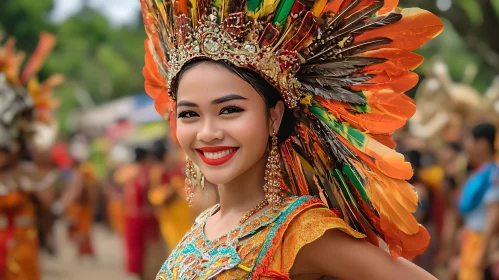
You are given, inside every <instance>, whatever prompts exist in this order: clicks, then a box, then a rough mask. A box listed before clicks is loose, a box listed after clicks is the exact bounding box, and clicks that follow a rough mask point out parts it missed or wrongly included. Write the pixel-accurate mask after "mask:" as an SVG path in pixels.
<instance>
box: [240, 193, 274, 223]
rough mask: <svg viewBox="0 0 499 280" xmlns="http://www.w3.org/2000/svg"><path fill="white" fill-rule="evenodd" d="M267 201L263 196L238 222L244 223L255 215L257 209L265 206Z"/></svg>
mask: <svg viewBox="0 0 499 280" xmlns="http://www.w3.org/2000/svg"><path fill="white" fill-rule="evenodd" d="M268 204H269V202H268V201H267V199H266V198H264V199H263V200H262V201H260V203H258V205H257V206H255V207H254V208H253V209H251V210H249V211H248V212H247V213H246V215H244V217H243V218H242V219H241V220H240V221H239V224H240V225H242V224H244V223H245V222H246V221H247V220H248V219H249V218H250V217H251V216H253V215H255V214H256V213H257V212H258V211H260V210H262V209H263V207H265V206H267V205H268Z"/></svg>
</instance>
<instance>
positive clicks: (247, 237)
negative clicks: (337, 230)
mask: <svg viewBox="0 0 499 280" xmlns="http://www.w3.org/2000/svg"><path fill="white" fill-rule="evenodd" d="M312 198H313V197H310V196H303V197H287V198H285V199H284V202H283V204H282V205H281V207H280V209H277V210H274V209H269V210H267V211H266V212H265V213H263V214H262V215H260V216H259V217H258V218H256V219H254V220H250V221H248V222H247V223H245V224H243V225H241V226H238V227H236V228H234V229H232V230H230V231H228V232H227V233H225V234H224V235H222V236H221V237H219V238H217V239H214V240H207V239H206V237H205V236H204V225H205V224H206V221H207V220H208V218H209V217H211V216H212V215H213V214H214V213H215V212H216V211H217V210H218V207H219V206H218V205H217V206H215V207H213V208H211V209H208V210H207V211H205V212H203V213H202V214H201V215H200V216H199V217H198V218H197V219H196V222H195V223H194V225H193V226H192V228H191V229H190V230H189V232H188V233H187V234H186V235H185V236H184V238H182V240H181V242H180V243H179V244H178V245H177V247H176V248H175V249H174V250H173V251H172V253H171V255H170V257H169V258H168V259H167V260H166V262H165V263H164V264H163V266H162V268H161V270H160V271H159V273H158V276H157V278H156V279H158V280H165V279H182V280H184V279H186V280H190V279H214V278H216V277H217V276H219V275H220V274H221V273H222V272H224V271H229V270H231V269H237V270H238V271H237V273H238V276H231V277H224V279H242V278H246V277H248V278H251V273H250V272H248V271H247V270H248V269H246V270H243V269H241V268H240V267H245V268H250V269H251V270H252V271H254V268H255V263H256V264H258V263H259V261H261V260H262V258H263V257H264V256H265V254H266V253H267V250H268V248H269V247H270V245H271V244H272V239H273V238H274V236H275V234H276V232H277V231H278V229H279V228H280V226H281V225H282V223H284V222H285V221H286V219H287V218H288V217H289V215H290V214H291V213H293V211H295V210H296V208H297V207H299V206H300V205H302V204H303V203H304V202H306V201H308V200H310V199H312ZM313 199H315V198H313ZM268 227H270V228H269V229H270V231H269V230H266V231H265V230H264V229H266V228H268ZM261 234H266V236H262V235H261ZM241 252H244V253H243V255H240V253H241ZM238 266H239V268H238ZM224 275H225V274H224Z"/></svg>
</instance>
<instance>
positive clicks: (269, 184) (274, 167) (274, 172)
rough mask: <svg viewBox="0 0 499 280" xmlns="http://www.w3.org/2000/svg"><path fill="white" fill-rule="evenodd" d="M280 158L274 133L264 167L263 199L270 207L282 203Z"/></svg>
mask: <svg viewBox="0 0 499 280" xmlns="http://www.w3.org/2000/svg"><path fill="white" fill-rule="evenodd" d="M280 158H281V157H280V155H279V149H278V147H277V136H276V133H275V131H274V133H273V135H272V146H271V148H270V153H269V158H268V160H267V165H266V167H265V186H263V189H264V191H265V197H266V198H267V201H268V202H269V204H270V205H272V206H278V205H279V204H280V203H281V201H282V196H281V180H282V177H281V168H280V164H281V160H280Z"/></svg>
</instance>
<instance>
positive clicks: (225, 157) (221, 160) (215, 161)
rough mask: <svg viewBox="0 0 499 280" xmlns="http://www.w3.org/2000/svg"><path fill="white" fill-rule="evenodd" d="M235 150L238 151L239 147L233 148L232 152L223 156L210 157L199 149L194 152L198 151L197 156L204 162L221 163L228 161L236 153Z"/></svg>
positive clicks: (210, 163)
mask: <svg viewBox="0 0 499 280" xmlns="http://www.w3.org/2000/svg"><path fill="white" fill-rule="evenodd" d="M229 149H234V148H230V147H229ZM224 150H228V149H224ZM224 150H217V151H216V152H218V151H224ZM237 151H239V148H235V149H234V151H233V152H232V153H230V154H228V155H226V156H224V157H221V158H217V159H212V158H207V157H205V155H204V154H203V151H201V149H196V152H198V154H199V157H200V158H201V159H202V160H203V161H204V163H206V164H208V165H222V164H224V163H226V162H228V161H229V160H230V159H231V158H232V157H233V156H234V155H235V154H236V153H237ZM207 152H208V153H210V152H209V151H207Z"/></svg>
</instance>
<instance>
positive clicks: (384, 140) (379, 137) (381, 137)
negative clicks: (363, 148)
mask: <svg viewBox="0 0 499 280" xmlns="http://www.w3.org/2000/svg"><path fill="white" fill-rule="evenodd" d="M371 136H372V137H373V138H374V139H375V140H376V141H378V142H380V143H381V144H383V145H385V146H387V147H388V148H390V149H395V147H396V146H397V143H395V141H393V138H392V135H391V134H371Z"/></svg>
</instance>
